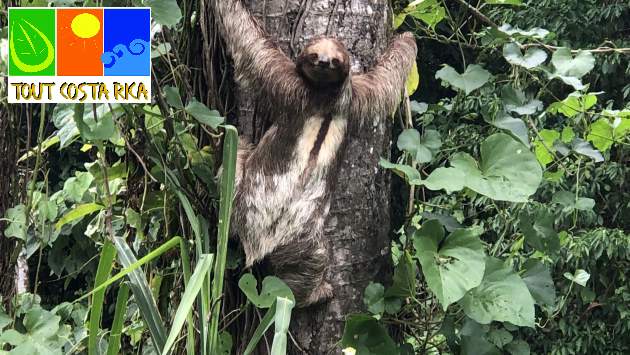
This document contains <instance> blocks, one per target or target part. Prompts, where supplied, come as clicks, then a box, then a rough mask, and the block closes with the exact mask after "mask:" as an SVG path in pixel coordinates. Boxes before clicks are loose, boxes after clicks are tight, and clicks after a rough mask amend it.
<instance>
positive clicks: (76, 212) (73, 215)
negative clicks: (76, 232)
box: [55, 203, 105, 230]
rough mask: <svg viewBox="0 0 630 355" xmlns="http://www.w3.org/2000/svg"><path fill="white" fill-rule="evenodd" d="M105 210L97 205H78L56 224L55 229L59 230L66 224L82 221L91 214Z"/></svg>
mask: <svg viewBox="0 0 630 355" xmlns="http://www.w3.org/2000/svg"><path fill="white" fill-rule="evenodd" d="M103 208H105V207H104V206H102V205H99V204H97V203H86V204H83V205H78V206H77V207H75V208H73V209H71V210H70V211H68V212H67V213H66V214H64V215H63V217H61V218H60V219H59V221H57V223H55V229H57V230H59V229H61V227H63V226H64V225H65V224H67V223H70V222H74V221H76V220H78V219H82V218H83V217H85V216H87V215H89V214H92V213H94V212H97V211H100V210H102V209H103Z"/></svg>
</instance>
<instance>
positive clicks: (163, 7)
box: [143, 0, 182, 27]
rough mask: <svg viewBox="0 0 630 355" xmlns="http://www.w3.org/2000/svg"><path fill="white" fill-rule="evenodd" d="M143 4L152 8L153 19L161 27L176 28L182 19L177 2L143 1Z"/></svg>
mask: <svg viewBox="0 0 630 355" xmlns="http://www.w3.org/2000/svg"><path fill="white" fill-rule="evenodd" d="M143 4H144V5H146V6H150V7H151V18H152V19H153V20H155V22H157V23H159V24H160V25H164V26H168V27H174V26H175V25H177V23H179V20H180V19H181V18H182V11H181V10H180V9H179V6H177V1H176V0H143Z"/></svg>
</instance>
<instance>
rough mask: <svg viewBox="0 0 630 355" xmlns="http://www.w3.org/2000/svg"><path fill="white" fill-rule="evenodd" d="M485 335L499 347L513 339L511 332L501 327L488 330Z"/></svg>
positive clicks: (501, 347)
mask: <svg viewBox="0 0 630 355" xmlns="http://www.w3.org/2000/svg"><path fill="white" fill-rule="evenodd" d="M487 337H488V340H489V341H490V342H491V343H492V344H494V345H496V346H497V347H498V348H499V349H503V347H504V346H505V345H506V344H508V343H510V342H511V341H512V340H513V339H514V337H513V336H512V334H511V333H510V332H508V331H507V330H505V329H503V328H499V329H492V330H490V331H489V332H488V336H487Z"/></svg>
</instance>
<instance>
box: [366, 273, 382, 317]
mask: <svg viewBox="0 0 630 355" xmlns="http://www.w3.org/2000/svg"><path fill="white" fill-rule="evenodd" d="M363 304H365V306H366V307H367V309H368V311H369V312H370V313H372V314H375V315H378V316H380V315H382V314H383V312H384V311H385V287H383V285H381V284H380V283H378V282H372V281H370V284H369V285H367V287H366V288H365V292H364V293H363Z"/></svg>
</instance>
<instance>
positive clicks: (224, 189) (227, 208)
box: [210, 126, 238, 352]
mask: <svg viewBox="0 0 630 355" xmlns="http://www.w3.org/2000/svg"><path fill="white" fill-rule="evenodd" d="M237 145H238V133H237V132H236V128H234V127H233V126H225V139H224V141H223V174H222V175H221V187H220V188H221V202H220V204H219V229H218V233H217V234H218V235H217V257H216V264H215V267H214V280H213V281H212V314H211V318H210V349H211V350H212V351H211V352H216V349H217V341H218V339H219V313H220V312H221V299H220V298H221V294H222V293H223V275H224V272H225V260H226V257H227V242H228V234H229V231H230V216H231V215H232V202H233V200H234V179H235V174H236V149H237Z"/></svg>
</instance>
